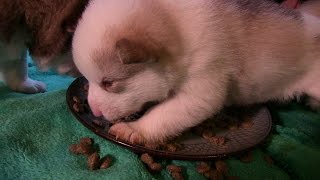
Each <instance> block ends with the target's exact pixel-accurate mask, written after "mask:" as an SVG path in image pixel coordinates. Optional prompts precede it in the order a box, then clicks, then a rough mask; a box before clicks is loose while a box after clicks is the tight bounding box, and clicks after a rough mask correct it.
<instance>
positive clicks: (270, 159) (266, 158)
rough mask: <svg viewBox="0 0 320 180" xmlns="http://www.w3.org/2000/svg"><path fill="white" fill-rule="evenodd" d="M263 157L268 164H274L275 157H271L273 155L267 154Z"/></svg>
mask: <svg viewBox="0 0 320 180" xmlns="http://www.w3.org/2000/svg"><path fill="white" fill-rule="evenodd" d="M263 159H264V160H265V161H266V162H267V163H268V164H270V165H272V164H273V159H272V158H271V156H268V155H265V156H264V157H263Z"/></svg>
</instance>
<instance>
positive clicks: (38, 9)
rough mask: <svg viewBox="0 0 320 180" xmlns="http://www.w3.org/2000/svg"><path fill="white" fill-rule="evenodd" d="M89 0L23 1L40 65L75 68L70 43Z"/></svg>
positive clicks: (33, 46) (64, 69)
mask: <svg viewBox="0 0 320 180" xmlns="http://www.w3.org/2000/svg"><path fill="white" fill-rule="evenodd" d="M88 1H89V0H81V1H80V0H55V1H51V0H41V1H38V0H26V1H22V2H21V3H22V5H23V6H24V9H25V16H26V23H27V26H28V27H29V30H30V31H31V32H30V33H31V35H32V37H31V41H30V42H29V43H28V48H29V50H30V54H31V55H32V56H33V57H34V60H35V62H36V63H37V64H38V66H39V67H40V68H41V69H47V68H49V67H54V68H58V70H59V71H61V72H62V73H65V71H67V67H69V68H72V66H74V65H73V62H72V56H71V52H70V51H71V43H72V37H73V33H74V29H75V27H76V24H77V22H78V19H79V18H80V16H81V14H82V12H83V11H84V9H85V6H86V5H87V3H88Z"/></svg>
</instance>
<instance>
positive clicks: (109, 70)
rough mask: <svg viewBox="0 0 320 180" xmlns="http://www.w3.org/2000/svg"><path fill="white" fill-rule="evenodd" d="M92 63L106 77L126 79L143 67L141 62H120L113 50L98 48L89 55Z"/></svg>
mask: <svg viewBox="0 0 320 180" xmlns="http://www.w3.org/2000/svg"><path fill="white" fill-rule="evenodd" d="M90 59H92V61H93V63H94V64H96V65H97V68H99V70H100V71H101V72H102V73H103V75H102V76H103V77H105V78H108V79H126V78H129V77H131V76H134V75H135V74H137V73H139V72H140V71H142V70H143V69H144V65H143V64H122V63H121V61H120V60H119V57H118V56H117V54H116V52H115V51H114V50H112V51H111V52H110V51H107V49H103V48H100V49H98V50H96V51H94V53H93V54H92V55H91V58H90Z"/></svg>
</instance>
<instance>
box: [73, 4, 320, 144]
mask: <svg viewBox="0 0 320 180" xmlns="http://www.w3.org/2000/svg"><path fill="white" fill-rule="evenodd" d="M228 3H230V4H228ZM233 3H234V1H230V2H225V1H223V0H214V1H209V0H188V1H182V0H176V1H172V0H161V1H160V0H127V1H117V0H108V1H104V0H92V1H91V3H90V4H89V6H88V8H87V9H86V11H85V12H84V14H83V18H82V19H81V21H80V22H79V25H78V27H77V30H76V32H75V36H74V40H73V55H74V60H75V64H76V66H77V67H78V69H79V70H80V72H81V73H82V74H83V75H84V76H85V77H86V78H87V79H88V80H89V83H90V89H89V97H88V98H89V104H90V106H91V108H92V110H93V111H94V113H95V114H96V115H101V114H102V115H103V116H105V117H106V118H107V119H109V120H111V121H113V120H117V119H119V118H121V117H124V116H127V115H129V114H131V113H133V112H135V111H138V110H139V108H140V107H141V106H142V105H143V103H145V102H147V101H152V100H160V101H161V103H160V104H159V105H157V106H155V107H154V108H153V109H151V110H150V111H149V112H147V113H146V114H145V115H144V116H143V117H141V118H140V119H139V120H137V121H135V122H131V123H119V124H116V125H114V126H113V127H112V128H111V132H112V133H114V134H115V135H117V136H118V137H120V138H123V139H125V140H129V141H132V142H134V141H138V142H140V141H147V142H152V141H153V142H154V141H161V140H164V139H167V138H169V137H172V136H176V135H178V134H179V133H181V132H182V131H184V130H186V129H188V128H190V127H193V126H195V125H197V124H199V123H200V122H202V121H203V120H205V119H206V118H208V117H210V116H211V115H213V114H215V113H217V112H218V111H219V110H221V108H223V107H224V106H225V105H234V104H237V105H247V104H252V103H263V102H267V101H270V100H280V101H281V100H287V99H292V97H294V96H299V95H301V94H303V93H307V94H308V95H310V96H312V97H313V98H314V100H316V101H319V100H320V83H319V81H318V78H319V77H320V73H319V69H320V54H319V51H320V43H318V44H317V43H316V40H315V38H314V37H315V36H317V35H319V34H320V21H319V19H317V18H315V17H312V16H310V15H307V14H304V15H303V22H304V23H303V24H302V25H301V24H299V22H298V21H297V20H296V19H294V18H292V17H289V16H281V15H277V14H276V13H275V14H272V13H271V14H270V12H269V14H268V12H265V13H264V15H262V14H260V15H258V17H261V18H255V19H251V20H252V22H251V23H252V24H249V22H247V21H246V18H247V17H246V16H245V14H246V13H247V12H245V11H240V10H238V9H237V8H236V6H235V5H232V4H233ZM162 15H165V16H162ZM132 16H134V17H136V18H135V19H130V17H132ZM168 17H170V18H168ZM166 18H167V19H166ZM132 21H134V22H135V24H136V25H137V24H138V26H139V27H142V28H141V29H142V30H141V31H144V32H140V33H141V34H138V33H137V34H136V36H139V35H142V36H143V34H148V35H149V36H151V37H152V38H150V40H152V39H156V40H157V41H158V42H160V44H162V45H164V46H165V47H166V48H167V49H168V50H169V52H170V56H168V57H166V58H167V59H160V60H159V61H160V63H150V64H145V65H144V66H145V67H146V70H141V72H139V73H138V74H136V75H134V76H133V77H130V78H127V79H125V80H122V81H123V83H124V84H125V85H123V86H124V89H125V90H124V91H123V92H121V93H112V92H107V91H106V90H104V89H103V88H102V87H101V84H100V82H101V79H102V78H103V77H104V76H105V74H106V73H110V72H113V71H115V72H113V74H117V70H118V69H113V68H111V67H112V62H111V64H110V67H109V68H108V66H106V67H105V69H103V68H101V67H99V65H98V64H97V63H96V61H97V59H94V57H93V54H95V52H107V54H108V53H112V52H114V44H115V42H116V41H117V39H116V38H119V37H121V36H125V34H121V33H124V32H127V31H128V32H129V31H131V29H130V27H127V28H128V29H121V28H122V27H123V25H126V24H130V23H132ZM248 24H249V25H248ZM153 27H155V28H153ZM175 33H176V34H175ZM106 58H107V57H106ZM98 61H103V60H102V59H99V60H98ZM161 62H167V63H161ZM171 90H174V92H175V95H174V96H168V94H169V92H170V91H171Z"/></svg>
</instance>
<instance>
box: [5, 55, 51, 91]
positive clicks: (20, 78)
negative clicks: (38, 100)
mask: <svg viewBox="0 0 320 180" xmlns="http://www.w3.org/2000/svg"><path fill="white" fill-rule="evenodd" d="M9 57H10V58H14V59H10V60H8V61H7V62H6V63H5V64H4V68H3V78H4V81H5V83H6V84H7V86H8V87H9V88H10V89H12V90H14V91H17V92H22V93H28V94H32V93H39V92H44V91H45V89H46V85H45V84H44V83H42V82H40V81H36V80H32V79H30V78H28V67H27V61H26V53H22V54H21V53H17V54H16V57H12V56H9Z"/></svg>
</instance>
